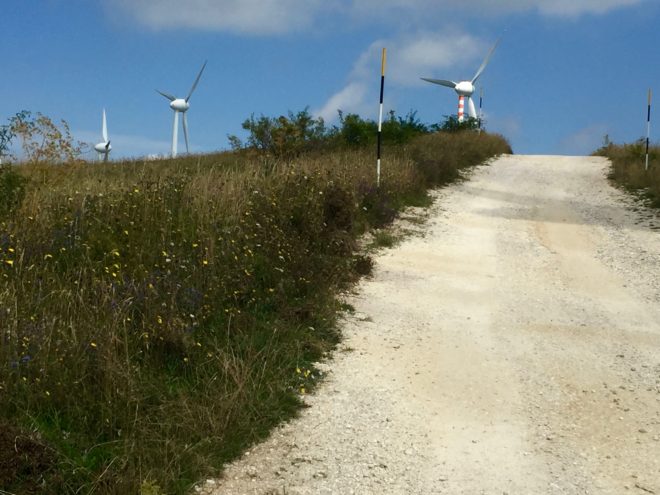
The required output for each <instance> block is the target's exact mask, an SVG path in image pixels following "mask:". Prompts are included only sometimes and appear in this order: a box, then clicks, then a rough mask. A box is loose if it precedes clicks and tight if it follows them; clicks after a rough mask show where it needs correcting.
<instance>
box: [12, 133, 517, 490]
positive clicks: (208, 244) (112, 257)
mask: <svg viewBox="0 0 660 495" xmlns="http://www.w3.org/2000/svg"><path fill="white" fill-rule="evenodd" d="M506 152H510V148H509V146H508V144H507V143H506V142H505V141H504V139H502V138H501V137H499V136H493V135H488V134H485V133H484V134H481V135H476V134H474V133H458V134H451V135H449V134H434V135H429V136H424V137H422V138H420V139H419V140H417V141H415V142H414V143H412V144H409V145H407V146H406V147H405V148H403V147H401V148H396V149H391V150H388V153H387V155H386V156H387V157H388V159H387V161H385V162H384V169H383V178H382V186H381V188H380V189H378V188H376V187H375V186H374V168H375V167H374V159H373V156H372V155H373V154H372V153H371V152H366V151H364V150H362V151H360V150H358V151H337V152H333V153H329V154H325V155H318V156H313V155H306V156H302V157H299V158H297V159H296V160H294V161H291V162H287V163H285V162H277V161H273V160H269V159H267V158H264V157H260V156H257V157H251V156H249V154H246V153H233V154H232V153H226V154H221V155H209V156H200V157H186V158H181V159H177V160H171V161H160V162H131V163H128V162H127V163H117V164H108V165H93V166H90V165H63V166H34V167H30V166H24V167H20V168H6V167H5V168H3V169H2V170H1V171H0V188H2V190H3V192H4V194H3V195H2V198H0V227H1V230H0V329H1V332H2V335H0V487H1V488H2V489H3V490H5V491H7V492H10V493H21V494H29V493H47V494H48V493H52V494H74V493H97V494H126V493H143V494H147V493H149V494H158V493H169V494H173V493H185V492H187V491H188V490H189V489H190V487H191V486H192V485H193V484H194V483H195V482H196V481H198V480H199V479H200V478H201V477H203V476H209V475H212V474H213V473H216V472H218V469H219V468H220V467H221V465H222V463H223V462H225V461H227V460H230V459H232V458H234V457H235V456H236V455H238V454H239V453H240V452H241V451H242V450H243V449H245V448H246V447H247V446H249V445H250V444H251V443H253V442H254V441H256V440H258V439H260V438H263V437H264V436H265V435H266V434H267V433H268V432H269V431H270V429H271V428H272V427H273V426H274V425H276V424H277V423H278V422H280V421H282V420H283V419H286V418H289V417H291V416H293V415H294V414H295V413H296V411H297V410H298V409H299V407H300V405H301V403H300V400H299V398H300V395H301V394H304V393H306V392H307V391H308V390H309V389H310V388H311V387H313V386H314V382H315V381H316V380H317V379H318V374H317V372H316V370H315V369H314V367H313V364H312V363H314V362H315V361H317V360H318V359H320V358H321V357H322V356H323V354H324V353H325V352H327V351H329V350H331V349H332V348H333V346H334V345H335V344H336V342H337V341H338V338H339V336H338V333H337V329H336V327H335V322H336V314H337V312H338V310H339V309H340V305H339V303H338V302H337V300H336V294H337V293H338V291H340V290H342V289H344V288H346V287H349V286H350V284H352V283H353V282H354V281H355V280H356V279H357V278H358V277H359V276H360V275H361V274H364V273H366V272H368V271H369V269H370V266H371V264H370V260H369V259H368V258H366V257H364V255H361V254H360V253H359V252H357V249H356V239H357V238H358V236H359V235H361V234H362V233H363V232H365V230H366V229H369V228H371V227H382V226H384V225H386V224H388V223H389V222H390V221H391V220H392V219H393V218H394V216H395V214H396V212H397V211H398V210H399V209H400V208H401V207H403V206H405V205H406V204H411V203H414V204H419V203H423V200H424V198H425V196H426V189H427V188H429V187H434V186H436V185H439V184H442V183H445V182H447V181H450V180H452V179H453V178H455V177H456V176H457V175H458V170H460V169H461V168H463V167H468V166H471V165H475V164H477V163H480V162H482V161H484V160H486V159H487V158H489V157H491V156H493V155H497V154H500V153H506Z"/></svg>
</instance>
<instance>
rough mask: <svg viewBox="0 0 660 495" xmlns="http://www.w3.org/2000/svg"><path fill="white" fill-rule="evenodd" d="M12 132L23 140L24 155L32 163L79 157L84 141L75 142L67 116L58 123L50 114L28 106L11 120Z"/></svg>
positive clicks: (59, 161) (69, 160)
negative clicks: (28, 108)
mask: <svg viewBox="0 0 660 495" xmlns="http://www.w3.org/2000/svg"><path fill="white" fill-rule="evenodd" d="M9 122H10V124H9V128H10V130H11V133H12V135H13V136H17V137H18V138H20V140H21V146H22V148H23V153H24V154H25V159H26V160H27V161H28V162H32V163H41V162H47V163H64V162H73V161H77V160H79V159H80V155H81V153H82V143H80V142H74V140H73V137H72V136H71V131H70V129H69V124H67V122H66V121H65V120H61V121H60V127H58V126H57V125H56V124H55V123H54V122H53V121H52V120H51V119H50V118H49V117H47V116H45V115H43V114H41V113H39V112H37V114H36V115H35V116H33V115H32V113H31V112H28V111H27V110H23V111H22V112H19V113H17V114H16V115H14V116H13V117H12V118H11V119H10V120H9Z"/></svg>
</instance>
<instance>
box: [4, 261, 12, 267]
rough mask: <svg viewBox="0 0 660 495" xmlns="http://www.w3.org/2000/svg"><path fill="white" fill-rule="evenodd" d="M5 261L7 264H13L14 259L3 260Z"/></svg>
mask: <svg viewBox="0 0 660 495" xmlns="http://www.w3.org/2000/svg"><path fill="white" fill-rule="evenodd" d="M5 263H6V264H7V265H9V266H14V260H5Z"/></svg>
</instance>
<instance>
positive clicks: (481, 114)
mask: <svg viewBox="0 0 660 495" xmlns="http://www.w3.org/2000/svg"><path fill="white" fill-rule="evenodd" d="M483 104H484V88H483V86H482V87H481V88H479V134H481V123H482V122H483V120H484V112H483V110H482V108H483Z"/></svg>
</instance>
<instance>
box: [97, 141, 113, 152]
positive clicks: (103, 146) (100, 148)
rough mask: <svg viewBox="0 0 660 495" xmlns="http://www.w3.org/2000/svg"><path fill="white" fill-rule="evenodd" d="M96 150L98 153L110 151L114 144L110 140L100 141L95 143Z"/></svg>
mask: <svg viewBox="0 0 660 495" xmlns="http://www.w3.org/2000/svg"><path fill="white" fill-rule="evenodd" d="M94 150H95V151H97V152H98V153H109V152H110V151H111V150H112V146H110V142H107V143H98V144H95V145H94Z"/></svg>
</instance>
